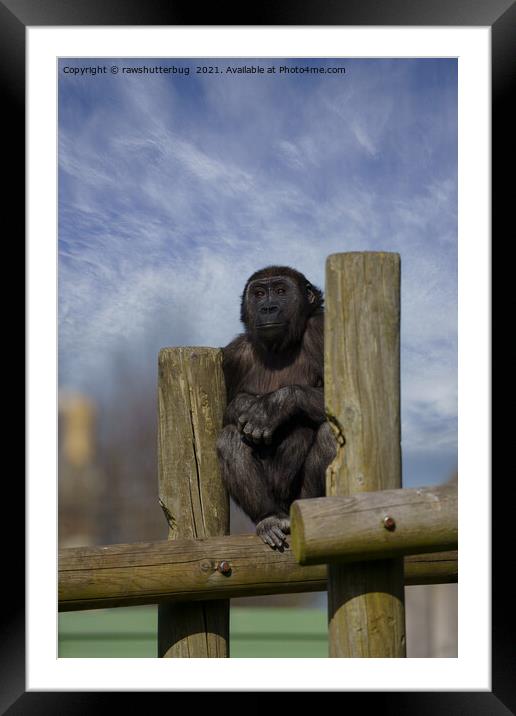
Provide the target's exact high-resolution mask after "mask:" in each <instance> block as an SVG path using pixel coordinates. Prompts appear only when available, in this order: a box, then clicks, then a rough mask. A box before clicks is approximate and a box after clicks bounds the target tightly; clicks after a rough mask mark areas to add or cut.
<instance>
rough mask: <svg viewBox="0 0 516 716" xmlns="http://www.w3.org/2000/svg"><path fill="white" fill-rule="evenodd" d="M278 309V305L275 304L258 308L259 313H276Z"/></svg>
mask: <svg viewBox="0 0 516 716" xmlns="http://www.w3.org/2000/svg"><path fill="white" fill-rule="evenodd" d="M278 311H279V306H275V305H271V306H262V307H261V308H260V313H265V314H271V313H277V312H278Z"/></svg>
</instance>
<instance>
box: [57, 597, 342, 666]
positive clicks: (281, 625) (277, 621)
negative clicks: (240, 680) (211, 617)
mask: <svg viewBox="0 0 516 716" xmlns="http://www.w3.org/2000/svg"><path fill="white" fill-rule="evenodd" d="M230 613H231V618H230V635H231V636H230V650H231V656H232V657H233V658H235V657H236V658H238V657H326V656H328V626H327V615H326V611H324V610H321V609H298V608H295V607H280V608H278V607H263V608H258V607H257V608H254V607H249V608H247V607H232V608H231V610H230ZM157 629H158V610H157V607H155V606H152V607H124V608H118V609H98V610H97V609H96V610H92V611H85V612H65V613H62V614H60V615H59V656H60V657H77V656H80V657H156V656H157Z"/></svg>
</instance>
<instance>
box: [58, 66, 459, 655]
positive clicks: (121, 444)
mask: <svg viewBox="0 0 516 716" xmlns="http://www.w3.org/2000/svg"><path fill="white" fill-rule="evenodd" d="M243 62H244V61H240V60H234V59H228V60H223V59H217V60H209V59H204V60H184V59H171V60H164V59H159V60H155V59H149V60H136V59H122V58H120V59H113V58H109V59H102V58H100V59H98V58H95V60H92V59H87V60H85V59H81V60H78V59H66V58H64V59H61V60H60V61H59V386H60V388H59V482H58V484H59V544H60V546H61V547H68V546H79V545H88V544H110V543H121V542H133V541H146V540H156V539H165V538H166V536H167V524H166V521H165V518H164V516H163V514H162V512H161V509H160V507H159V505H158V484H157V433H156V429H157V388H156V385H157V355H158V351H159V349H160V348H162V347H165V346H178V345H209V346H222V345H225V344H227V343H228V342H229V341H230V340H231V339H232V338H233V337H234V336H235V335H236V334H237V333H238V332H240V329H241V327H240V323H239V301H240V295H241V292H242V289H243V286H244V283H245V279H246V278H247V276H249V275H250V274H251V273H252V272H253V271H255V270H257V269H258V268H261V267H263V266H264V265H268V264H272V263H275V264H280V265H284V264H286V265H291V266H294V267H295V268H297V269H299V270H301V271H302V272H304V273H305V274H306V275H307V276H308V277H309V279H310V280H311V281H312V282H313V283H315V284H316V285H318V286H320V287H321V288H324V265H325V259H326V256H328V255H329V254H331V253H334V252H340V251H367V250H382V251H397V252H399V253H400V254H401V261H402V315H401V371H402V375H401V386H402V387H401V391H402V396H401V397H402V439H403V444H402V454H403V483H404V486H405V487H415V486H418V485H431V484H436V483H440V482H444V481H445V480H447V479H448V478H449V477H450V476H451V475H452V473H453V472H454V471H455V470H456V467H457V63H456V60H453V59H450V60H446V59H424V60H418V59H414V60H357V59H351V60H347V59H345V60H341V59H331V60H327V59H306V60H305V59H296V60H292V59H287V60H285V59H278V60H275V59H271V58H267V59H260V60H249V59H247V60H246V61H245V62H246V64H250V63H253V64H261V65H263V66H264V67H265V68H266V69H267V68H271V67H273V66H279V65H280V64H281V65H291V66H293V65H303V66H306V67H312V68H319V69H323V70H324V69H327V68H332V67H341V68H342V67H345V69H346V72H345V73H341V74H324V73H318V74H307V75H294V74H292V75H288V76H283V75H282V76H278V74H277V73H276V74H275V73H270V74H266V75H262V76H256V75H254V76H252V75H244V74H239V75H226V74H224V73H221V74H218V75H216V76H212V75H207V74H203V73H197V72H196V68H197V67H198V66H209V65H210V66H212V65H214V64H217V65H218V66H220V67H221V68H222V69H224V68H225V67H227V66H233V67H236V66H239V65H242V64H243ZM104 64H105V65H108V66H109V65H113V64H116V65H118V67H119V72H118V73H117V74H112V73H109V72H108V73H107V74H102V73H99V74H84V73H83V74H82V75H81V74H73V73H72V72H70V71H69V70H70V68H79V69H80V68H84V67H89V66H91V65H95V66H102V65H104ZM144 66H145V67H148V68H152V67H162V68H163V67H176V68H181V69H182V70H183V71H182V73H179V72H176V73H175V74H173V73H168V74H159V73H149V72H147V73H143V72H142V73H141V74H129V73H124V72H123V71H122V70H123V68H124V67H126V68H142V67H144ZM67 68H68V69H67ZM66 69H67V71H65V70H66ZM186 70H188V73H187V72H186ZM231 523H232V531H233V532H236V533H239V532H246V531H252V530H253V527H252V525H251V524H250V522H249V521H248V520H247V519H246V518H245V516H244V515H243V514H242V513H241V512H240V511H238V510H236V509H232V512H231ZM406 600H407V622H408V650H409V656H456V650H457V613H456V610H457V601H456V586H455V585H440V586H432V587H411V588H408V589H407V590H406ZM233 604H234V606H235V607H236V609H235V610H234V616H232V619H233V627H232V628H233V633H234V634H235V639H236V640H237V641H236V642H235V643H237V642H238V639H239V638H240V637H239V636H238V634H241V635H242V634H247V636H245V637H244V636H242V637H241V641H240V642H238V643H240V647H241V649H242V651H241V654H242V655H253V653H254V654H256V655H261V652H260V649H261V648H262V647H259V646H258V644H259V643H260V644H262V645H263V643H264V639H263V638H262V641H260V640H259V639H255V641H254V642H253V641H252V638H251V637H252V635H253V634H254V635H255V636H256V634H257V633H261V634H269V637H268V639H269V641H268V642H267V640H265V642H267V644H269V645H271V646H270V648H271V649H273V651H272V653H270V654H269V655H277V654H278V652H277V648H278V647H277V643H276V646H275V647H273V646H272V645H273V643H274V633H277V632H275V631H274V629H272V628H271V624H272V623H273V621H274V618H275V617H274V612H273V611H270V610H271V609H280V610H282V609H284V607H289V609H288V610H284V611H283V616H282V617H281V618H280V621H279V624H283V625H285V627H284V628H285V629H287V631H288V630H289V629H290V633H291V634H295V633H298V634H300V633H301V632H302V630H303V628H305V627H306V629H308V632H309V633H308V636H307V641H306V644H307V646H306V649H305V651H304V652H303V654H300V653H299V639H298V642H295V638H294V637H293V641H292V644H294V643H296V644H297V647H295V648H294V647H293V648H294V652H295V653H297V654H299V655H307V656H310V655H317V654H316V653H315V652H316V651H317V644H323V642H324V640H325V626H324V625H325V611H324V610H325V595H324V594H311V595H289V596H277V597H260V598H255V599H254V598H253V599H245V600H244V599H240V600H233ZM264 605H265V606H267V607H268V611H267V612H266V614H265V617H263V618H262V616H260V615H262V612H261V611H260V610H261V609H262V608H263V607H264ZM302 609H303V610H310V612H309V613H310V614H311V615H312V616H311V617H309V616H307V614H308V612H306V611H300V610H302ZM239 610H247V612H246V614H247V615H248V616H247V621H246V619H245V618H244V617H240V616H238V615H239V614H240V611H239ZM253 610H254V611H253ZM296 610H297V611H296ZM115 611H116V612H117V614H115ZM124 613H128V612H127V610H114V611H110V612H109V615H108V616H106V613H104V612H103V613H102V614H104V616H102V614H101V613H100V612H97V613H95V614H93V612H92V613H89V614H86V613H84V614H80V613H76V614H75V615H72V614H67V615H61V620H60V621H61V632H60V634H61V639H62V649H64V651H63V652H62V654H63V655H66V654H68V655H79V654H78V652H77V649H78V650H79V651H80V650H81V649H84V648H86V647H85V643H86V642H85V639H84V638H82V641H81V640H79V642H80V644H82V646H77V644H79V642H77V640H76V641H74V638H75V637H73V635H74V634H75V635H77V634H79V633H80V632H81V629H83V626H84V624H86V626H84V630H85V633H90V634H92V633H95V628H93V627H94V625H93V626H92V624H93V623H92V622H91V621H90V622H88V621H87V620H88V619H90V620H91V619H93V620H95V619H96V620H97V621H96V622H95V624H97V626H98V629H99V630H100V631H99V632H98V633H99V634H100V635H102V634H104V635H106V634H111V636H112V637H113V638H115V637H114V636H113V635H115V634H118V637H117V639H119V640H120V639H122V635H123V634H125V637H124V638H125V642H124V641H123V639H122V642H120V643H124V644H126V647H127V643H128V636H127V635H128V634H129V633H130V632H131V629H132V628H134V629H137V631H138V629H140V628H141V630H142V631H141V633H140V632H138V633H139V634H140V636H138V637H137V638H136V640H135V645H136V646H134V648H135V649H137V648H143V644H144V643H145V644H147V646H146V647H145V649H147V651H145V649H144V653H143V652H141V651H140V652H139V653H134V651H133V652H131V654H132V655H153V653H151V652H152V649H153V648H154V646H152V645H153V644H154V642H153V639H154V636H153V633H154V632H153V627H152V625H153V619H154V618H155V611H154V610H153V609H150V610H147V611H145V609H140V610H139V611H138V612H137V613H138V614H139V615H140V616H139V617H138V618H131V619H126V618H125V617H124ZM296 614H297V617H296ZM286 615H291V616H292V615H293V616H292V618H293V619H294V620H295V621H294V623H293V625H291V626H290V627H289V626H288V624H287V621H288V618H289V617H288V616H286ZM251 617H252V618H251ZM74 619H75V621H73V620H74ZM106 619H107V621H106ZM138 619H141V620H143V621H141V623H140V622H139V621H138ZM249 619H251V621H249ZM321 619H322V621H321ZM81 620H86V621H81ZM103 620H104V621H103ZM81 624H82V625H83V626H81ZM138 624H139V625H140V626H138ZM303 624H304V625H305V627H303ZM99 625H100V626H99ZM117 625H118V626H117ZM246 625H247V626H246ZM267 625H269V626H267ZM321 625H322V626H321ZM74 630H75V631H74ZM117 630H118V631H117ZM239 630H240V631H239ZM246 630H247V631H246ZM67 635H68V636H67ZM70 635H72V636H70ZM142 635H146V636H142ZM284 636H285V635H284ZM110 638H111V637H110ZM246 639H247V641H246ZM285 639H286V636H285ZM271 640H272V641H271ZM321 640H322V641H321ZM101 641H102V639H101ZM115 641H116V639H115ZM287 641H288V640H287ZM102 643H103V644H104V647H102V648H105V649H108V652H109V648H113V649H115V650H116V648H122V647H120V646H119V647H116V648H115V646H113V645H114V644H115V642H110V644H111V645H112V646H111V647H109V648H108V647H106V643H107V642H106V640H105V639H104V641H103V642H102ZM117 643H118V642H117ZM251 643H252V644H254V646H252V647H249V648H248V652H246V648H247V647H245V644H247V645H249V644H251ZM285 643H286V642H285ZM288 643H290V642H288ZM71 644H76V647H71V646H70V645H71ZM88 644H89V645H90V646H89V647H88V648H93V646H92V645H93V644H94V640H92V639H90V641H89V642H88ZM67 645H68V646H67ZM138 645H140V646H139V647H138ZM95 648H96V647H95ZM98 648H101V647H98ZM267 648H268V647H267ZM66 649H71V651H72V652H73V654H72V653H70V651H66ZM74 649H75V652H74ZM275 650H276V651H275ZM296 650H297V651H296ZM307 650H308V651H307ZM122 651H123V649H122ZM233 651H234V655H235V654H236V655H238V650H237V652H235V650H233ZM81 653H84V652H81ZM106 653H107V652H106ZM131 654H128V655H131ZM93 655H94V654H93Z"/></svg>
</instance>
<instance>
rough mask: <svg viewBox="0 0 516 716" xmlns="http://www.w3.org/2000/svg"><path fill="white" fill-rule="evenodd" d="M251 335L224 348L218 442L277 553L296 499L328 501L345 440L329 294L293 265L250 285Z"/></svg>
mask: <svg viewBox="0 0 516 716" xmlns="http://www.w3.org/2000/svg"><path fill="white" fill-rule="evenodd" d="M240 317H241V320H242V323H243V325H244V327H245V332H244V333H242V334H240V335H239V336H237V337H236V338H235V339H234V340H233V341H232V342H231V343H229V344H228V345H227V346H226V347H225V348H223V370H224V376H225V381H226V389H227V408H226V411H225V414H224V421H223V428H222V431H221V434H220V436H219V438H218V441H217V454H218V458H219V462H220V466H221V472H222V479H223V481H224V484H225V485H226V487H227V489H228V491H229V494H230V495H231V496H232V497H233V499H234V501H235V502H236V503H237V505H239V507H241V508H242V509H243V510H244V512H246V514H247V515H249V517H250V518H251V519H252V520H253V522H254V523H255V525H256V532H257V534H258V535H259V536H260V537H261V538H262V540H263V541H264V542H265V543H266V544H268V545H269V546H270V547H272V548H273V549H276V548H277V549H283V548H284V547H285V546H288V545H287V542H286V535H287V534H289V533H290V520H289V509H290V505H291V504H292V502H293V501H294V500H297V499H303V498H309V497H322V496H323V495H324V493H325V473H326V468H327V466H328V465H329V464H330V462H331V461H332V460H333V458H334V457H335V452H336V442H335V439H334V437H333V433H332V430H331V428H330V425H329V423H328V422H327V421H326V415H325V410H324V389H323V385H324V383H323V381H324V366H323V359H324V313H323V295H322V292H321V291H320V290H319V289H318V288H316V287H315V286H313V285H312V284H311V283H310V282H309V281H308V280H307V279H306V278H305V276H303V274H302V273H300V272H299V271H296V270H295V269H293V268H290V267H288V266H268V267H266V268H264V269H261V270H260V271H256V272H255V273H253V275H252V276H250V278H249V279H248V280H247V283H246V285H245V288H244V292H243V294H242V300H241V313H240Z"/></svg>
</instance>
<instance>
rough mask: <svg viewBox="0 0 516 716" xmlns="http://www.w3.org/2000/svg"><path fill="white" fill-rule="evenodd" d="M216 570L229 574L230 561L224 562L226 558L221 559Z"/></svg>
mask: <svg viewBox="0 0 516 716" xmlns="http://www.w3.org/2000/svg"><path fill="white" fill-rule="evenodd" d="M217 572H220V573H221V574H225V575H229V574H231V565H230V563H229V562H226V560H222V562H219V563H218V565H217Z"/></svg>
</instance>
